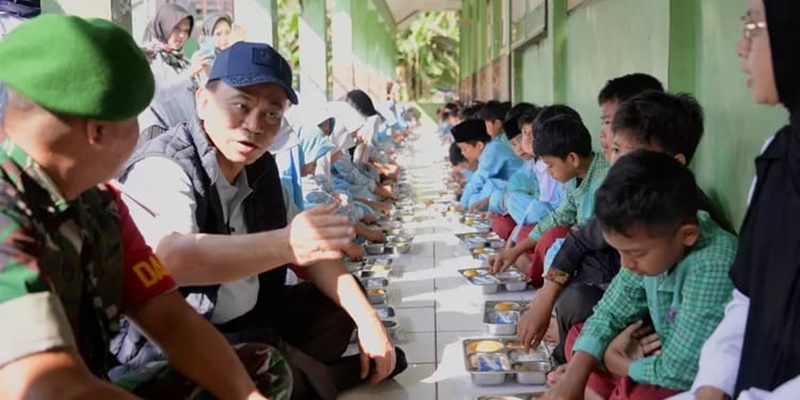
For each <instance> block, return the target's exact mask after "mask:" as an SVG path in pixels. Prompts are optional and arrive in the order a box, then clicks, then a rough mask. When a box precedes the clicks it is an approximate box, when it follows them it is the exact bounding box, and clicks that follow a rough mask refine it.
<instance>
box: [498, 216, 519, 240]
mask: <svg viewBox="0 0 800 400" xmlns="http://www.w3.org/2000/svg"><path fill="white" fill-rule="evenodd" d="M516 227H517V223H516V222H514V219H513V218H511V216H510V215H496V216H495V217H494V218H492V232H494V233H496V234H497V236H500V237H501V238H503V240H508V238H509V237H510V236H511V231H513V230H514V228H516Z"/></svg>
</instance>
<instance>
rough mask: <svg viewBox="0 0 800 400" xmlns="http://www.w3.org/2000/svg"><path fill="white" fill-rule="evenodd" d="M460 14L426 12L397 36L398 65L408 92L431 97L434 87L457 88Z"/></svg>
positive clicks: (416, 97)
mask: <svg viewBox="0 0 800 400" xmlns="http://www.w3.org/2000/svg"><path fill="white" fill-rule="evenodd" d="M459 21H460V20H459V13H458V12H457V11H444V12H425V13H422V14H420V15H419V16H418V17H417V19H416V20H415V21H414V22H413V23H412V24H411V26H410V27H409V28H408V29H406V30H405V31H404V32H401V33H399V34H398V35H397V48H398V52H399V54H398V65H400V67H401V68H403V69H404V70H405V76H406V77H407V78H406V79H407V81H408V82H407V83H408V86H409V95H410V97H411V98H413V99H422V98H425V97H428V96H429V95H430V94H431V93H432V91H433V90H435V89H437V88H440V89H449V90H457V89H458V81H459V65H460V64H459V54H458V53H459Z"/></svg>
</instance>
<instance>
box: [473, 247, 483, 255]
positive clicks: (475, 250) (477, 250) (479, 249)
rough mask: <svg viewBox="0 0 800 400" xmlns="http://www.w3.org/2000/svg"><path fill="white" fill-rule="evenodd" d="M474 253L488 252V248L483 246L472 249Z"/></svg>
mask: <svg viewBox="0 0 800 400" xmlns="http://www.w3.org/2000/svg"><path fill="white" fill-rule="evenodd" d="M472 253H474V254H483V253H486V249H485V248H483V247H478V248H477V249H472Z"/></svg>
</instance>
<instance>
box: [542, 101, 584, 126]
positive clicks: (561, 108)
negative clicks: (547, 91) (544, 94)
mask: <svg viewBox="0 0 800 400" xmlns="http://www.w3.org/2000/svg"><path fill="white" fill-rule="evenodd" d="M559 115H566V116H569V117H571V118H573V119H576V120H578V121H579V122H581V123H583V119H582V118H581V115H580V114H579V113H578V112H577V111H575V109H574V108H572V107H570V106H568V105H566V104H553V105H552V106H547V107H545V108H543V109H542V110H541V111H539V114H538V115H537V116H536V119H535V120H533V131H534V132H536V131H537V130H538V129H539V127H540V126H541V125H542V124H543V123H545V122H546V121H547V120H550V119H553V118H555V117H558V116H559Z"/></svg>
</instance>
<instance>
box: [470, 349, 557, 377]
mask: <svg viewBox="0 0 800 400" xmlns="http://www.w3.org/2000/svg"><path fill="white" fill-rule="evenodd" d="M462 349H463V351H464V367H465V368H466V370H467V372H469V374H470V376H471V377H472V382H473V383H475V384H476V385H479V386H497V385H502V384H504V383H506V382H509V381H516V382H517V383H519V384H522V385H544V384H545V383H547V374H548V373H549V372H550V371H551V370H552V369H553V365H554V364H553V360H552V357H551V354H552V351H551V349H550V348H549V347H548V346H547V345H545V344H542V345H541V346H539V348H538V349H535V350H531V351H530V352H527V353H526V352H525V351H524V350H522V345H521V344H520V343H519V342H518V341H517V340H516V339H513V338H474V339H465V340H464V341H463V342H462Z"/></svg>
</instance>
